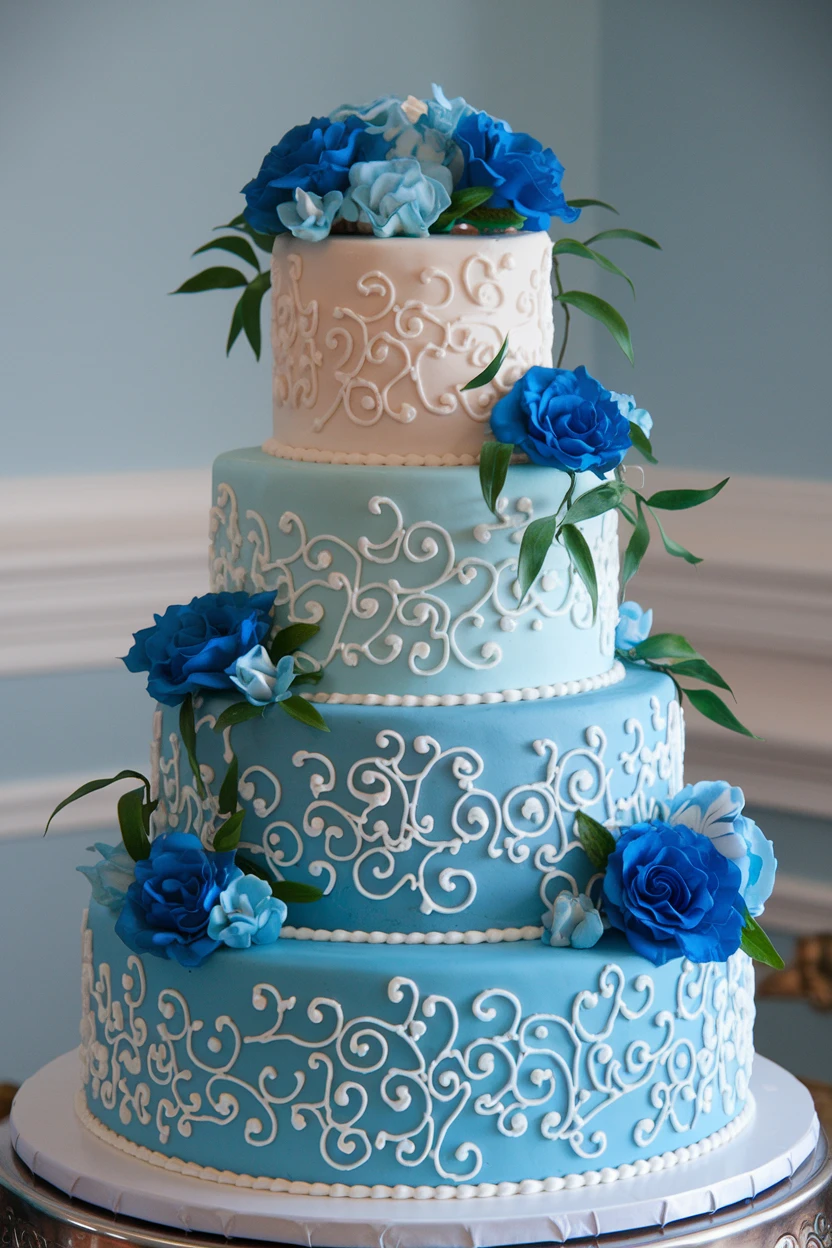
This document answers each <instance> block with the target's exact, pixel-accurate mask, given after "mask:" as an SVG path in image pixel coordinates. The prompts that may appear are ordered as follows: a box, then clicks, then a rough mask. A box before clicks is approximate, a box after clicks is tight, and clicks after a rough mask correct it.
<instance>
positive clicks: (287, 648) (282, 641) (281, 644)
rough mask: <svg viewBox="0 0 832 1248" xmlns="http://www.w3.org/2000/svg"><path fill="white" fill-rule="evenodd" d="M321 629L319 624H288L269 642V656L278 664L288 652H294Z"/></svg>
mask: <svg viewBox="0 0 832 1248" xmlns="http://www.w3.org/2000/svg"><path fill="white" fill-rule="evenodd" d="M320 631H321V627H320V625H319V624H305V623H300V624H287V625H286V627H285V628H281V629H280V630H279V631H278V632H277V633H275V635H274V637H273V638H272V640H271V641H270V642H269V644H268V647H267V649H268V651H269V658H270V659H271V661H272V663H274V664H275V665H277V664H278V663H279V662H280V660H281V659H282V658H283V657H284V656H285V655H287V654H294V652H295V651H296V650H300V648H301V646H304V645H306V643H307V641H311V640H312V638H313V637H315V636H316V635H317V634H318V633H319V632H320Z"/></svg>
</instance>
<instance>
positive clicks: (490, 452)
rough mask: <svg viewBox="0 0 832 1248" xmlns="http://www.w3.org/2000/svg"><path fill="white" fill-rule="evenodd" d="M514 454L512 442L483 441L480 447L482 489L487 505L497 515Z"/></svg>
mask: <svg viewBox="0 0 832 1248" xmlns="http://www.w3.org/2000/svg"><path fill="white" fill-rule="evenodd" d="M513 454H514V444H513V443H511V442H483V444H482V447H481V448H480V489H481V490H482V496H483V498H484V499H485V505H486V507H487V508H488V510H489V511H491V512H493V513H494V515H495V516H496V514H497V500H498V499H499V497H500V495H501V494H502V492H503V487H504V485H505V483H506V476H507V475H508V468H509V464H510V463H511V457H512V455H513Z"/></svg>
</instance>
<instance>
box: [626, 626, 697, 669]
mask: <svg viewBox="0 0 832 1248" xmlns="http://www.w3.org/2000/svg"><path fill="white" fill-rule="evenodd" d="M628 654H629V655H630V656H632V657H633V658H635V659H649V660H650V661H651V662H655V661H657V660H663V659H669V660H671V661H674V660H675V659H701V658H702V655H701V654H700V653H699V651H698V650H694V648H693V646H692V645H691V644H690V642H689V641H688V640H687V639H686V638H685V637H682V636H681V635H680V634H679V633H654V634H653V636H652V637H647V638H645V640H644V641H640V642H639V643H638V645H637V646H633V647H632V649H631V650H629V651H628Z"/></svg>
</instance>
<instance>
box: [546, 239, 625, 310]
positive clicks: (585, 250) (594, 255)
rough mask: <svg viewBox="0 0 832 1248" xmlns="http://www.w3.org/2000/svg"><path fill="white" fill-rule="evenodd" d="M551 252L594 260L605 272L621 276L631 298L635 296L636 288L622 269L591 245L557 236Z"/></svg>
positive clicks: (556, 254) (557, 254)
mask: <svg viewBox="0 0 832 1248" xmlns="http://www.w3.org/2000/svg"><path fill="white" fill-rule="evenodd" d="M552 254H553V255H555V256H577V257H578V259H579V260H592V261H594V262H595V264H597V265H598V267H599V268H601V269H604V271H605V272H607V273H614V274H615V276H616V277H623V278H624V281H625V282H626V283H627V285H628V286H629V287H630V290H631V291H632V292H633V298H635V295H636V288H635V286H634V285H633V283H632V281H631V280H630V278H629V277H628V276H627V274H626V273H625V272H624V270H623V269H619V267H618V265H617V264H613V262H612V260H610V259H609V258H608V257H607V256H605V255H603V253H602V252H600V251H593V250H592V248H591V247H587V246H585V245H584V243H579V242H578V240H577V238H559V239H558V241H557V242H556V243H555V245H554V247H553V248H552Z"/></svg>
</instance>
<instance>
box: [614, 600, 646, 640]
mask: <svg viewBox="0 0 832 1248" xmlns="http://www.w3.org/2000/svg"><path fill="white" fill-rule="evenodd" d="M652 627H653V612H652V611H650V610H648V611H645V610H644V609H643V608H642V607H640V606H639V604H638V603H637V602H622V604H621V606H620V607H619V608H618V624H617V625H616V629H615V647H616V649H617V650H631V649H632V648H633V646H637V645H638V644H639V642H640V641H646V639H647V638H648V637H649V636H650V629H651V628H652Z"/></svg>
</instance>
